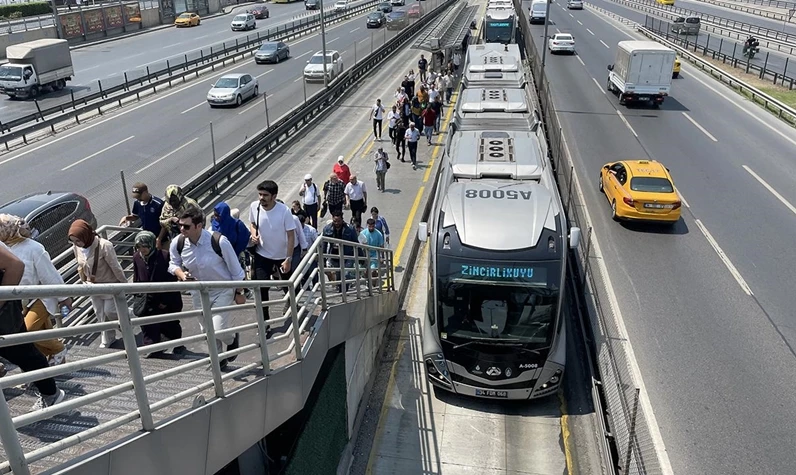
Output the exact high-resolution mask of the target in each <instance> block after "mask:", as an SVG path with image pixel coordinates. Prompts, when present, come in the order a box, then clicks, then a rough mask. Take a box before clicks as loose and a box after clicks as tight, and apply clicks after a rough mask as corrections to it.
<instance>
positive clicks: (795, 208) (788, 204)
mask: <svg viewBox="0 0 796 475" xmlns="http://www.w3.org/2000/svg"><path fill="white" fill-rule="evenodd" d="M743 169H744V170H746V171H748V172H749V174H750V175H752V176H753V177H755V180H757V181H759V182H760V184H761V185H763V186H764V187H766V189H767V190H768V191H770V192H771V194H772V195H774V196H775V197H776V198H777V199H778V200H779V201H781V202H782V204H784V205H785V206H786V207H787V208H788V209H789V210H790V211H791V213H793V214H796V206H793V205H792V204H791V202H790V201H788V200H787V199H785V197H784V196H782V195H781V194H779V192H778V191H777V190H775V189H774V187H773V186H771V185H769V184H768V182H766V180H764V179H762V178H761V177H760V175H758V174H757V173H755V172H754V170H752V169H751V168H749V167H747V166H746V165H744V166H743Z"/></svg>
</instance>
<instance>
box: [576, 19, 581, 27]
mask: <svg viewBox="0 0 796 475" xmlns="http://www.w3.org/2000/svg"><path fill="white" fill-rule="evenodd" d="M575 21H577V22H578V25H580V26H583V23H581V21H580V20H575Z"/></svg>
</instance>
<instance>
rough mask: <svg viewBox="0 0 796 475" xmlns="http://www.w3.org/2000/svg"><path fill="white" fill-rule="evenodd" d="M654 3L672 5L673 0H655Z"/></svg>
mask: <svg viewBox="0 0 796 475" xmlns="http://www.w3.org/2000/svg"><path fill="white" fill-rule="evenodd" d="M655 3H658V4H661V5H674V0H655Z"/></svg>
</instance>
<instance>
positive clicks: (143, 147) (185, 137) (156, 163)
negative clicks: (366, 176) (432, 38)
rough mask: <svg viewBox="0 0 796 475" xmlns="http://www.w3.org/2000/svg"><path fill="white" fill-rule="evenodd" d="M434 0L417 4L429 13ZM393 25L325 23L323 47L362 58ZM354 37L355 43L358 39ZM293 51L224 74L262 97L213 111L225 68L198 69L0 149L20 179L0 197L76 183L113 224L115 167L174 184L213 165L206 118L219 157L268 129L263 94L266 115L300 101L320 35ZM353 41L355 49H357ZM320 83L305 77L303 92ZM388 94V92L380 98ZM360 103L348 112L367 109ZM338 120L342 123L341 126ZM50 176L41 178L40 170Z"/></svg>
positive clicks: (0, 162)
mask: <svg viewBox="0 0 796 475" xmlns="http://www.w3.org/2000/svg"><path fill="white" fill-rule="evenodd" d="M439 2H440V0H427V1H425V2H423V7H424V9H425V11H430V10H431V9H432V8H433V7H434V6H435V5H437V4H438V3H439ZM395 34H396V32H395V31H387V30H386V29H384V28H382V29H370V30H368V29H367V28H366V27H365V15H362V16H360V17H357V18H355V19H352V20H349V21H346V22H343V23H337V24H335V25H334V26H333V27H331V28H329V29H327V31H326V38H327V45H328V46H327V47H328V49H329V50H335V49H336V50H338V51H340V52H341V53H342V57H343V63H344V65H345V68H346V69H348V68H350V67H352V66H353V64H354V58H355V53H356V57H357V58H358V59H360V60H361V58H362V57H363V56H364V55H365V54H367V53H369V52H370V50H371V42H372V43H373V48H377V47H378V46H380V45H381V44H383V43H384V41H385V38H386V39H390V38H392V37H393V36H394V35H395ZM355 45H356V46H355ZM290 46H291V58H290V59H289V60H287V61H283V62H282V63H281V64H277V65H255V64H254V63H253V61H247V62H238V64H237V65H235V66H232V67H231V68H227V69H226V72H249V73H250V74H252V75H254V76H258V81H259V86H260V87H259V89H260V97H259V98H258V99H256V100H252V101H249V102H246V103H244V104H243V105H242V106H241V107H240V108H237V109H235V108H215V109H211V108H210V107H209V106H208V104H207V102H206V99H205V98H206V94H207V91H208V90H209V88H210V85H211V84H212V83H213V82H215V80H216V79H217V78H218V76H220V75H221V74H223V72H221V71H217V72H216V73H215V74H214V75H212V76H203V77H201V78H200V80H198V81H193V82H190V83H187V84H186V85H185V86H181V87H177V88H175V89H174V90H172V91H168V92H164V93H161V94H158V95H156V96H153V97H152V98H150V99H146V100H145V101H142V103H140V104H135V105H131V106H128V107H125V108H123V109H121V110H119V111H117V112H115V113H113V114H109V115H106V116H105V117H104V118H102V119H99V120H94V121H92V122H89V123H84V125H82V126H80V127H77V128H75V129H71V130H69V131H65V132H62V133H61V134H59V135H57V136H55V137H52V138H48V139H46V140H45V141H42V142H39V143H36V144H32V145H31V146H29V147H26V148H24V149H21V150H20V151H18V152H15V153H11V154H8V155H4V156H0V173H3V174H6V175H8V176H14V177H15V178H16V177H19V179H15V180H13V182H10V183H4V186H3V189H2V192H1V193H0V202H6V201H8V200H11V199H13V198H15V197H17V196H20V195H23V194H25V193H30V192H31V191H33V190H39V189H45V190H46V189H59V190H75V191H78V192H81V193H85V195H86V196H87V198H88V199H89V201H90V202H91V204H92V209H93V211H94V213H95V214H96V215H97V218H98V221H99V223H100V224H106V223H108V224H110V223H113V224H115V223H118V219H119V216H121V215H122V214H123V213H124V206H123V202H122V201H121V199H120V198H121V196H122V192H123V190H122V187H121V182H120V178H119V172H120V171H121V170H123V171H124V172H125V175H126V178H127V183H128V186H130V185H131V184H132V183H133V182H136V181H144V182H146V183H148V184H149V186H150V189H151V190H155V191H156V192H157V193H158V194H162V193H164V191H165V187H166V186H167V185H169V184H171V183H178V184H179V183H185V182H186V181H188V180H189V179H190V178H191V177H193V176H194V175H196V174H197V173H199V172H200V171H201V170H203V169H204V168H206V167H209V166H210V165H211V164H212V160H213V158H212V157H213V154H212V146H211V139H210V130H209V129H210V123H211V122H212V123H213V138H214V142H215V152H216V156H217V157H218V158H220V157H222V156H223V155H224V154H226V153H228V152H229V151H231V150H232V149H234V148H235V147H237V146H239V145H240V144H242V143H243V142H244V140H245V139H246V138H247V137H251V136H253V135H254V134H255V133H257V132H259V131H260V130H262V129H263V128H264V127H265V122H266V120H265V104H264V102H263V98H262V96H263V94H267V96H268V99H267V101H268V110H269V119H270V120H271V121H275V120H276V119H278V118H279V117H280V116H281V115H283V114H284V113H286V112H287V111H288V110H290V109H292V108H293V107H295V106H297V105H298V104H299V103H300V102H302V101H303V100H304V81H303V79H302V72H303V69H304V66H305V65H306V61H307V60H308V59H309V57H310V55H312V54H314V53H315V52H316V51H318V50H320V49H321V40H320V35H314V36H310V37H305V38H303V39H300V40H298V41H296V42H294V43H292V44H291V45H290ZM355 48H356V51H355ZM322 88H323V84H322V83H320V84H319V83H308V84H307V85H306V91H307V96H308V97H310V96H311V95H312V94H314V93H315V92H317V91H319V90H321V89H322ZM385 99H386V98H385ZM368 110H369V109H367V107H366V106H364V105H363V108H362V109H361V110H359V109H355V110H352V111H351V113H352V114H367V113H368ZM346 126H347V125H346V124H345V123H341V124H340V127H341V128H342V129H345V128H346ZM43 177H46V178H43Z"/></svg>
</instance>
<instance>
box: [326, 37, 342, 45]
mask: <svg viewBox="0 0 796 475" xmlns="http://www.w3.org/2000/svg"><path fill="white" fill-rule="evenodd" d="M339 39H340V37H339V36H338V37H337V38H334V39H331V40H329V41H327V42H326V44H327V45H328V44H330V43H333V42H335V41H337V40H339Z"/></svg>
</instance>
